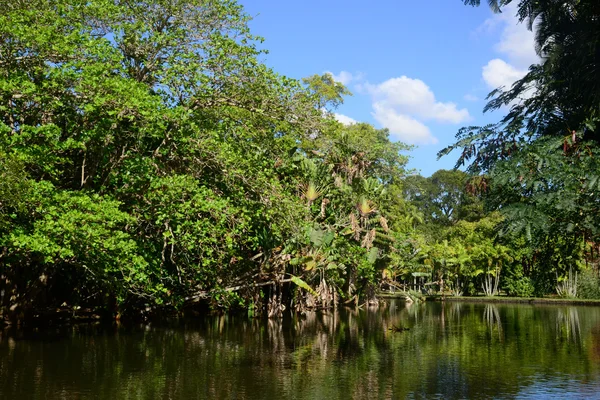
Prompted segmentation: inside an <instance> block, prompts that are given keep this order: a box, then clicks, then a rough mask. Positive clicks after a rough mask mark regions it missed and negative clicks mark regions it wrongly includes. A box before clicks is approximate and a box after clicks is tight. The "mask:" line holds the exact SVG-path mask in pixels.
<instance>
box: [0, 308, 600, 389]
mask: <svg viewBox="0 0 600 400" xmlns="http://www.w3.org/2000/svg"><path fill="white" fill-rule="evenodd" d="M393 327H403V328H409V330H406V331H404V332H396V331H394V330H393V329H391V328H393ZM0 332H1V334H0V398H1V399H68V400H70V399H344V400H347V399H363V398H364V399H366V398H368V399H392V398H398V399H404V398H443V399H448V398H517V399H538V398H539V399H545V398H586V399H589V398H600V307H570V306H532V305H500V304H478V303H459V302H446V303H426V304H421V305H412V306H406V305H405V304H404V303H403V302H401V301H394V300H391V301H388V304H387V306H386V307H380V308H378V309H359V310H346V309H343V310H339V311H337V312H329V313H318V314H309V315H306V316H304V317H302V318H291V317H290V316H286V318H285V319H284V320H283V321H268V320H252V319H248V318H245V317H242V316H220V317H207V318H205V319H202V320H195V321H186V322H179V323H177V324H172V325H162V326H161V325H153V324H150V325H135V326H123V325H120V326H116V325H115V326H111V327H106V326H99V325H97V326H94V325H78V326H73V327H64V328H61V329H50V330H49V329H46V330H44V331H39V332H24V331H16V330H4V331H0Z"/></svg>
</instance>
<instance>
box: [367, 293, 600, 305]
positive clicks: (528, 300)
mask: <svg viewBox="0 0 600 400" xmlns="http://www.w3.org/2000/svg"><path fill="white" fill-rule="evenodd" d="M378 297H380V298H383V299H401V298H404V296H403V295H402V294H401V292H400V293H380V294H379V295H378ZM423 297H424V298H425V300H427V301H452V302H471V303H513V304H514V303H525V304H555V305H560V304H564V305H573V306H600V299H565V298H560V297H510V296H441V295H425V296H423Z"/></svg>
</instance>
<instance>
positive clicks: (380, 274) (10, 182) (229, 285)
mask: <svg viewBox="0 0 600 400" xmlns="http://www.w3.org/2000/svg"><path fill="white" fill-rule="evenodd" d="M505 3H507V2H502V3H501V4H497V6H498V7H502V5H504V4H505ZM521 3H522V4H521V8H520V10H521V16H522V19H528V18H529V19H532V20H533V19H536V18H537V19H539V20H540V21H542V23H540V26H539V27H538V29H537V32H538V46H539V51H540V55H542V56H543V58H542V59H543V62H542V64H541V65H534V66H532V67H531V70H530V73H529V74H528V75H527V76H526V77H525V78H523V79H522V80H521V81H519V82H517V83H516V84H515V85H514V86H513V87H512V88H510V89H509V90H507V91H502V90H498V91H496V92H494V93H493V94H492V99H491V101H490V103H489V105H488V108H492V109H493V108H498V107H500V106H502V105H508V106H510V112H509V113H508V115H507V116H506V117H505V118H504V119H503V120H502V121H501V122H500V123H498V124H496V125H493V126H487V127H471V128H465V129H464V130H462V131H461V132H460V133H459V135H458V138H457V139H458V141H457V143H456V145H454V146H452V147H450V148H449V149H447V150H445V151H444V152H442V153H445V152H448V151H450V150H452V149H453V148H461V149H463V153H462V156H461V157H460V159H459V165H462V164H465V163H470V164H469V166H468V168H467V171H468V173H465V172H460V171H439V172H438V173H436V174H434V175H433V176H432V177H430V178H423V177H419V176H413V175H411V174H408V173H407V171H406V170H405V165H406V162H407V156H406V151H408V150H410V148H409V146H406V145H404V144H402V143H394V142H391V141H390V139H389V136H388V132H387V131H386V130H385V129H375V128H374V127H373V126H371V125H368V124H364V123H360V124H355V125H350V126H344V125H342V124H340V123H338V122H337V121H335V120H334V118H333V114H332V110H333V109H335V107H337V106H338V105H340V104H341V103H342V102H343V97H344V96H346V95H349V92H348V90H347V89H346V88H345V87H343V86H342V85H341V84H339V83H337V82H335V81H334V80H333V78H332V76H331V75H322V76H319V75H314V76H311V77H308V78H306V79H303V80H302V81H296V80H294V79H290V78H287V77H284V76H281V75H278V74H277V73H276V72H274V71H272V70H271V69H269V68H268V67H267V66H265V65H264V64H263V63H262V62H261V61H260V57H261V54H262V50H260V48H259V47H258V46H259V44H260V42H261V38H258V37H255V36H253V35H252V34H251V33H250V32H249V30H248V27H247V21H248V17H247V15H245V14H244V11H243V9H242V8H241V7H240V6H239V5H237V4H236V3H235V2H234V1H230V0H221V1H205V0H185V1H184V0H176V1H166V0H149V1H145V2H139V1H131V2H121V1H114V0H91V1H78V0H34V1H30V2H20V1H17V2H15V1H5V0H1V1H0V4H1V8H0V10H2V11H1V12H0V37H1V38H2V40H1V41H0V273H1V275H2V281H1V282H0V285H1V286H2V288H1V292H0V293H1V294H0V304H1V306H2V310H3V313H4V314H5V315H9V316H10V317H11V318H20V317H23V316H26V315H27V314H29V313H32V312H33V311H34V310H37V311H39V310H40V309H41V308H42V307H49V308H56V307H59V306H61V305H63V306H65V307H88V306H89V307H95V308H104V309H105V310H106V311H107V312H108V313H109V314H112V313H114V312H116V311H121V312H123V311H128V310H129V311H131V310H139V309H148V308H162V309H181V308H182V307H185V306H192V305H195V304H197V303H204V304H209V305H210V306H211V307H212V308H231V307H242V308H247V309H249V311H250V312H251V313H255V314H256V313H261V312H267V313H268V314H269V315H271V316H277V315H280V314H281V312H282V311H283V309H284V306H285V305H287V306H292V307H294V309H296V310H304V309H306V308H320V307H331V306H333V305H335V304H339V303H342V302H351V301H354V302H356V303H359V302H362V301H365V300H369V299H372V298H373V296H374V294H375V293H376V291H377V290H378V289H379V288H380V287H382V286H383V287H385V288H388V287H391V288H394V287H397V286H398V285H401V284H403V283H404V284H406V283H411V282H412V283H413V284H414V282H415V280H416V279H417V278H418V279H419V280H420V281H428V283H430V285H429V286H427V287H428V288H430V289H431V290H436V291H442V292H445V293H449V292H450V291H452V292H453V293H454V294H455V295H460V294H463V293H465V294H466V293H469V294H475V293H476V292H478V291H481V290H483V291H484V292H485V293H487V294H489V295H493V294H496V293H498V291H499V290H501V289H505V290H506V291H508V292H509V293H511V294H516V295H531V294H533V293H537V294H545V293H549V292H553V291H555V290H556V288H557V285H558V289H560V290H562V291H564V293H567V294H574V293H573V290H572V289H573V288H572V287H571V286H573V282H571V281H569V280H567V281H566V283H563V282H562V280H563V278H565V277H567V276H568V274H569V271H571V276H573V274H574V273H576V271H579V270H581V269H585V267H586V265H587V266H588V267H589V266H592V267H594V268H593V271H596V270H595V266H596V260H597V251H598V250H600V249H599V247H598V245H597V243H598V235H599V232H598V227H599V224H598V221H597V219H598V217H597V215H598V207H599V203H598V195H597V191H598V189H600V179H598V178H599V175H598V171H599V169H598V168H597V166H596V163H597V161H596V155H597V152H598V148H597V147H598V135H597V134H596V130H595V129H596V127H595V126H596V125H595V123H596V121H597V120H598V118H599V116H598V109H599V108H598V107H599V104H598V101H599V97H598V95H599V92H598V87H597V83H598V80H597V79H596V77H597V76H598V74H597V66H598V54H599V53H598V49H599V48H600V47H599V46H598V38H599V37H600V34H599V31H600V30H599V28H598V24H599V23H600V22H599V21H600V20H599V18H598V15H599V12H598V6H597V5H595V3H594V2H593V1H588V2H580V1H572V2H560V4H563V3H564V4H565V5H564V6H562V5H556V4H555V3H556V2H529V1H522V2H521ZM530 3H531V4H530ZM546 3H548V4H546ZM550 3H551V4H550ZM537 19H536V20H537ZM574 71H578V72H574ZM530 88H534V91H533V92H534V94H533V96H531V97H527V98H526V99H525V100H522V101H517V99H519V98H520V97H522V94H523V93H524V92H525V91H527V90H530ZM409 175H410V176H409ZM499 226H500V227H502V230H501V232H502V235H498V227H499ZM588 269H589V268H588ZM501 276H502V277H503V279H502V280H501V279H500V277H501ZM586 276H587V277H588V279H587V280H584V281H585V282H587V284H588V289H587V292H588V293H593V292H594V290H596V287H597V284H596V283H594V282H593V280H594V279H597V278H596V275H594V274H588V275H586ZM428 277H430V278H431V279H428ZM580 281H581V280H580ZM590 282H591V284H590Z"/></svg>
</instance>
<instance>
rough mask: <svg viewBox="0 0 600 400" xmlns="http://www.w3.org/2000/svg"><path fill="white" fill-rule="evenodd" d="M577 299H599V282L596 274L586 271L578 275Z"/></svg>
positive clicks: (589, 270)
mask: <svg viewBox="0 0 600 400" xmlns="http://www.w3.org/2000/svg"><path fill="white" fill-rule="evenodd" d="M577 297H579V298H581V299H600V280H599V279H598V273H597V272H595V271H593V270H591V269H587V270H583V271H581V272H580V273H579V278H578V282H577Z"/></svg>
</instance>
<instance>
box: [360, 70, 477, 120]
mask: <svg viewBox="0 0 600 400" xmlns="http://www.w3.org/2000/svg"><path fill="white" fill-rule="evenodd" d="M366 87H367V90H368V92H369V93H370V94H371V95H372V96H373V99H374V100H375V101H376V102H378V103H381V104H382V105H385V106H386V107H393V108H394V109H395V110H396V111H397V112H398V113H400V114H406V115H414V116H415V117H419V118H422V119H433V120H436V121H438V122H443V123H444V122H447V123H453V124H457V123H460V122H464V121H467V120H468V119H470V115H469V111H468V110H467V109H466V108H462V109H458V107H457V106H456V104H455V103H451V102H448V103H442V102H438V101H436V99H435V95H434V94H433V92H432V91H431V89H430V88H429V86H427V85H426V84H425V82H423V81H422V80H420V79H412V78H409V77H407V76H401V77H400V78H392V79H388V80H387V81H385V82H383V83H380V84H378V85H370V84H368V85H366Z"/></svg>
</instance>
